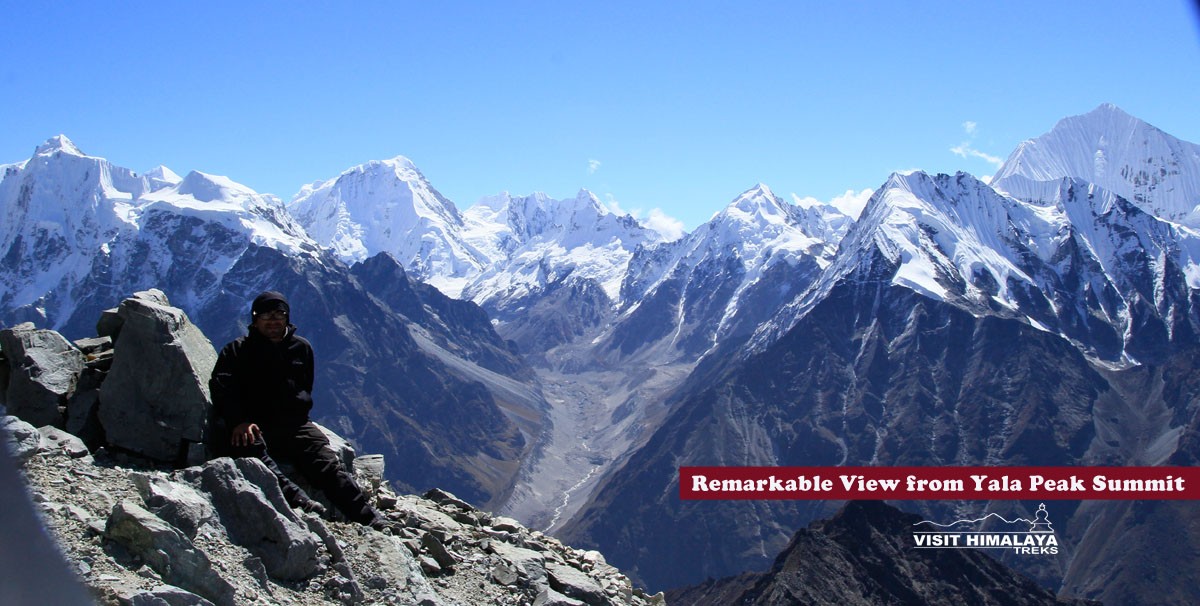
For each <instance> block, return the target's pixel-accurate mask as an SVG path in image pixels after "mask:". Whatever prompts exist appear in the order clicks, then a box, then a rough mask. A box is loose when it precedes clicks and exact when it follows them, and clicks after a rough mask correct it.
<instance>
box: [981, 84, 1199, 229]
mask: <svg viewBox="0 0 1200 606" xmlns="http://www.w3.org/2000/svg"><path fill="white" fill-rule="evenodd" d="M1013 177H1024V178H1025V179H1026V181H1022V180H1019V179H1013ZM1064 177H1076V178H1079V179H1083V180H1084V181H1087V182H1089V183H1095V184H1097V185H1100V186H1101V187H1103V188H1105V189H1107V190H1110V191H1112V192H1114V193H1116V194H1117V195H1119V196H1121V197H1123V198H1125V199H1127V200H1129V201H1131V202H1133V203H1135V204H1138V205H1139V206H1141V207H1142V208H1144V209H1145V210H1146V211H1147V212H1150V213H1153V214H1154V215H1156V216H1158V217H1161V218H1163V219H1167V220H1170V221H1175V222H1179V223H1183V224H1185V225H1189V226H1192V227H1200V145H1196V144H1193V143H1188V142H1186V141H1182V140H1180V139H1177V138H1175V137H1172V136H1171V135H1168V134H1167V133H1165V132H1163V131H1161V130H1159V129H1158V128H1155V127H1154V126H1151V125H1150V124H1147V123H1146V122H1143V121H1141V120H1139V119H1137V118H1135V117H1133V116H1131V115H1129V114H1127V113H1125V112H1124V111H1122V110H1121V109H1120V108H1119V107H1117V106H1115V105H1112V104H1105V105H1101V106H1100V107H1098V108H1096V109H1095V110H1093V111H1091V112H1089V113H1087V114H1084V115H1082V116H1073V117H1070V118H1064V119H1063V120H1060V121H1059V122H1058V124H1056V125H1055V126H1054V128H1053V129H1052V130H1051V131H1050V132H1048V133H1046V134H1044V135H1042V136H1041V137H1038V138H1036V139H1030V140H1028V141H1025V142H1023V143H1021V144H1020V145H1019V146H1018V147H1017V149H1016V150H1015V151H1013V153H1012V154H1011V155H1010V156H1009V158H1008V160H1007V161H1005V163H1004V165H1003V166H1001V168H1000V170H999V171H997V173H996V176H995V178H994V179H993V181H992V184H993V186H994V187H996V188H997V189H999V190H1002V191H1006V192H1008V193H1010V194H1012V195H1014V196H1016V197H1018V198H1026V197H1027V196H1026V192H1025V191H1024V190H1022V189H1021V188H1022V186H1027V185H1029V183H1030V182H1038V181H1058V180H1059V179H1062V178H1064Z"/></svg>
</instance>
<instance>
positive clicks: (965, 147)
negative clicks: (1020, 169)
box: [950, 141, 1004, 168]
mask: <svg viewBox="0 0 1200 606" xmlns="http://www.w3.org/2000/svg"><path fill="white" fill-rule="evenodd" d="M950 151H951V152H952V153H954V155H956V156H962V157H963V158H979V159H981V160H984V161H986V162H987V163H988V164H991V165H992V166H995V167H996V168H999V167H1000V165H1001V164H1004V158H999V157H997V156H993V155H991V154H988V153H985V152H981V151H979V150H977V149H975V148H974V147H971V142H970V141H963V142H962V143H960V144H959V145H958V146H957V147H951V148H950Z"/></svg>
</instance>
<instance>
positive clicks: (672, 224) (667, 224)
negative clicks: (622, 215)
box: [642, 208, 686, 242]
mask: <svg viewBox="0 0 1200 606" xmlns="http://www.w3.org/2000/svg"><path fill="white" fill-rule="evenodd" d="M642 223H643V224H644V225H645V226H646V227H649V228H650V229H653V230H654V231H656V232H658V233H660V234H662V235H663V237H664V238H666V239H667V241H668V242H670V241H673V240H678V239H680V238H682V237H683V234H684V233H686V232H685V231H684V229H683V222H682V221H680V220H679V219H676V218H675V217H672V216H669V215H667V213H664V212H663V211H662V209H658V208H655V209H653V210H651V211H650V216H648V217H646V220H645V221H643V222H642Z"/></svg>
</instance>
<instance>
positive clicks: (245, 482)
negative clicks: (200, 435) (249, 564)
mask: <svg viewBox="0 0 1200 606" xmlns="http://www.w3.org/2000/svg"><path fill="white" fill-rule="evenodd" d="M126 328H127V329H128V326H126ZM200 485H201V488H203V490H204V491H206V492H208V493H209V494H210V495H211V496H212V503H213V505H214V506H215V507H216V510H217V514H218V515H219V516H220V519H221V523H222V524H223V525H224V526H225V530H226V531H227V532H228V533H229V538H230V539H231V540H233V542H234V543H237V544H238V545H241V546H243V547H245V548H246V549H249V550H250V553H253V554H254V555H256V556H258V557H260V558H262V561H263V565H264V566H266V568H267V573H268V574H270V575H271V576H272V577H275V578H277V579H284V580H292V581H295V580H301V579H306V578H308V577H309V576H311V575H312V574H313V573H314V572H315V571H316V569H317V564H318V561H317V553H318V550H319V548H320V545H321V541H320V539H319V538H318V537H317V536H316V535H314V534H313V533H312V532H310V531H309V530H308V528H307V527H306V526H305V525H304V523H303V522H302V521H301V520H300V519H299V518H298V517H297V516H296V513H295V512H293V511H292V510H291V508H290V507H288V505H287V502H286V501H284V498H283V492H282V491H281V490H280V489H279V481H278V480H277V479H276V478H275V476H274V474H272V473H271V471H270V470H268V469H267V466H266V465H263V463H262V461H259V460H258V459H253V458H247V459H236V460H234V459H230V458H228V457H223V458H220V459H214V460H212V461H209V462H208V463H206V464H205V465H204V467H203V469H202V470H201V471H200Z"/></svg>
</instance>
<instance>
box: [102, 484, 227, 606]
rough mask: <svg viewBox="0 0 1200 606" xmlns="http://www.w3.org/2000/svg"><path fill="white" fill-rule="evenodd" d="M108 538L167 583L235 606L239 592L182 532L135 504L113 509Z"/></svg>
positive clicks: (107, 527)
mask: <svg viewBox="0 0 1200 606" xmlns="http://www.w3.org/2000/svg"><path fill="white" fill-rule="evenodd" d="M104 534H105V536H106V537H107V538H109V539H111V540H113V541H116V542H117V543H120V544H121V545H123V546H124V547H125V548H126V549H128V550H129V551H130V552H132V553H134V554H136V555H138V556H139V557H141V558H142V559H143V560H145V562H146V563H147V564H149V565H150V567H151V568H153V569H154V571H155V572H157V573H158V574H159V575H160V576H161V577H162V579H163V580H164V581H166V582H168V583H170V584H172V585H176V586H178V587H181V588H183V589H186V590H188V591H190V592H193V593H196V594H198V595H200V596H203V597H204V598H207V599H208V600H210V601H212V602H213V603H214V604H218V605H222V606H223V605H225V604H234V598H235V594H236V591H235V589H234V587H233V585H232V584H230V583H229V581H227V580H225V579H224V578H222V577H221V575H219V574H217V572H216V571H214V570H213V568H212V563H211V562H210V561H209V559H208V556H206V555H205V554H204V552H203V551H200V550H199V549H196V547H195V546H194V545H192V542H191V541H190V540H188V538H187V537H186V536H184V534H183V533H182V532H180V531H179V530H178V529H177V528H175V527H173V526H171V525H170V524H168V523H166V522H164V521H163V520H162V519H160V518H159V517H157V516H155V515H154V514H153V513H150V512H149V511H146V510H145V509H142V507H141V506H140V505H138V504H137V503H134V502H132V501H123V502H121V503H118V504H117V505H116V506H115V507H113V511H112V515H110V516H109V518H108V523H107V525H106V526H105V529H104Z"/></svg>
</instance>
